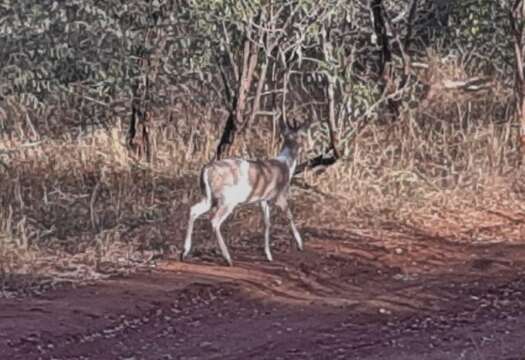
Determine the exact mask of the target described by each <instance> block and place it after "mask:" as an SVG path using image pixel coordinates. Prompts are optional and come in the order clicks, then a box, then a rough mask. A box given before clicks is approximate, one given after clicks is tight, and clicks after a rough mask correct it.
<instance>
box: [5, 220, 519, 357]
mask: <svg viewBox="0 0 525 360" xmlns="http://www.w3.org/2000/svg"><path fill="white" fill-rule="evenodd" d="M303 234H304V237H305V238H306V241H307V242H306V250H305V251H304V252H298V251H297V250H295V249H291V248H290V244H289V242H288V240H286V241H285V240H282V239H279V238H276V239H275V241H274V244H273V246H274V247H273V254H274V258H275V261H274V262H273V263H268V262H266V261H265V260H264V255H263V252H262V249H261V245H262V240H261V241H253V240H252V241H251V242H252V244H251V245H250V246H246V245H245V246H244V247H242V246H240V245H238V246H230V251H231V253H232V256H233V260H234V267H232V268H229V267H226V266H224V265H223V261H222V259H221V258H220V257H219V256H218V255H217V254H215V253H212V252H208V253H204V254H203V253H201V254H198V252H197V255H196V256H195V257H193V258H191V259H190V260H189V262H188V263H181V262H178V261H176V260H165V261H162V262H161V263H160V264H159V266H157V268H156V269H155V270H152V271H143V272H139V273H137V274H135V275H132V276H130V277H128V278H115V279H112V280H108V281H104V282H101V283H98V284H94V285H90V286H84V287H79V288H62V289H57V290H52V291H49V292H46V293H44V294H42V295H39V296H36V295H35V296H31V297H24V298H20V299H2V300H0V309H1V310H0V354H1V356H0V358H2V359H4V358H5V359H10V360H15V359H24V360H25V359H480V360H488V359H498V360H499V359H509V360H510V359H525V341H524V339H525V312H524V310H525V278H524V277H523V274H524V269H525V267H524V259H525V244H493V245H485V246H481V245H478V246H474V245H471V244H458V243H452V242H449V241H447V240H446V239H439V238H429V237H425V236H416V235H412V236H410V237H407V238H406V239H405V240H404V242H403V244H404V245H405V246H404V247H392V248H389V247H387V246H386V245H385V244H386V242H384V241H382V240H381V239H374V238H369V237H367V236H363V235H362V234H356V233H352V232H348V231H337V230H331V229H313V228H305V229H303ZM259 240H260V239H259ZM198 246H199V244H198V243H197V248H198Z"/></svg>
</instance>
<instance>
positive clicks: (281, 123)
mask: <svg viewBox="0 0 525 360" xmlns="http://www.w3.org/2000/svg"><path fill="white" fill-rule="evenodd" d="M279 130H280V133H281V135H282V136H287V135H288V134H289V133H290V127H289V126H288V124H287V123H286V121H284V116H282V115H281V117H280V118H279Z"/></svg>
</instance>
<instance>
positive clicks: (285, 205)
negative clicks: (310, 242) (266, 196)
mask: <svg viewBox="0 0 525 360" xmlns="http://www.w3.org/2000/svg"><path fill="white" fill-rule="evenodd" d="M276 204H277V206H279V208H281V210H282V211H284V212H285V213H286V217H287V218H288V222H289V223H290V228H291V229H292V233H293V237H294V238H295V242H296V243H297V247H298V248H299V250H301V251H302V250H303V248H304V247H303V239H302V238H301V234H299V231H298V230H297V227H296V226H295V222H294V220H293V215H292V211H291V210H290V207H289V206H288V201H287V200H286V199H285V198H280V199H278V201H277V202H276Z"/></svg>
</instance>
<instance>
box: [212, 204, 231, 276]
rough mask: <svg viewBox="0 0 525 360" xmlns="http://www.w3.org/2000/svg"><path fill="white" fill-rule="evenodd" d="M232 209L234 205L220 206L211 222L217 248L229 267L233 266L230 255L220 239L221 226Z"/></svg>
mask: <svg viewBox="0 0 525 360" xmlns="http://www.w3.org/2000/svg"><path fill="white" fill-rule="evenodd" d="M234 207H235V205H220V206H219V207H218V209H217V211H216V212H215V215H214V216H213V219H212V220H211V224H212V227H213V229H214V230H215V234H216V235H217V242H218V243H219V248H220V249H221V253H222V256H223V257H224V259H225V260H226V262H227V263H228V265H230V266H232V265H233V263H232V258H231V256H230V253H229V252H228V247H227V246H226V243H225V242H224V238H223V237H222V234H221V225H222V223H223V222H224V220H226V218H227V217H228V215H230V214H231V212H232V211H233V208H234Z"/></svg>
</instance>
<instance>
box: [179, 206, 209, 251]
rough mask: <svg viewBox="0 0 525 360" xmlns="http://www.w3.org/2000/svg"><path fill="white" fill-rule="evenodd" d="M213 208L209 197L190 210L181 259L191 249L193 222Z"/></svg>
mask: <svg viewBox="0 0 525 360" xmlns="http://www.w3.org/2000/svg"><path fill="white" fill-rule="evenodd" d="M210 209H211V201H209V200H208V199H207V198H205V199H202V200H201V201H199V202H198V203H197V204H195V205H193V206H192V207H191V210H190V220H189V222H188V230H187V233H186V240H185V241H184V252H183V253H182V254H181V257H180V259H181V261H184V259H185V258H187V257H188V255H189V254H190V251H191V234H192V232H193V223H194V222H195V220H196V219H197V218H198V217H199V216H201V215H203V214H205V213H207V212H208V211H209V210H210Z"/></svg>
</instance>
